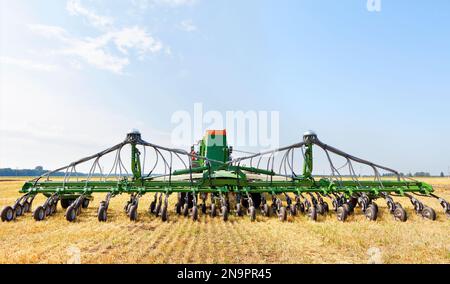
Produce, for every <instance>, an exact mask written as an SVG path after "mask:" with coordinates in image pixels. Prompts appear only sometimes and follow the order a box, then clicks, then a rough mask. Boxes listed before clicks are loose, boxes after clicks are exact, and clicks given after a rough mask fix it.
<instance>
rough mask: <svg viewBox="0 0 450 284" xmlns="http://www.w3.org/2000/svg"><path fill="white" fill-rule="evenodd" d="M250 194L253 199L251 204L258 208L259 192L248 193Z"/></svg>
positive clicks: (259, 204)
mask: <svg viewBox="0 0 450 284" xmlns="http://www.w3.org/2000/svg"><path fill="white" fill-rule="evenodd" d="M250 196H251V197H252V200H253V206H254V207H255V208H259V207H260V206H261V202H262V200H261V193H250Z"/></svg>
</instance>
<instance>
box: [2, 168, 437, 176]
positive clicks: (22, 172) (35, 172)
mask: <svg viewBox="0 0 450 284" xmlns="http://www.w3.org/2000/svg"><path fill="white" fill-rule="evenodd" d="M48 172H49V170H45V169H44V168H43V167H42V166H37V167H35V168H34V169H11V168H3V169H0V176H8V177H14V176H18V177H30V176H42V175H44V174H46V173H48ZM64 175H65V173H64V172H56V173H53V174H52V176H64ZM72 175H79V176H87V175H88V174H86V173H72ZM97 175H99V174H94V175H93V176H97ZM400 175H401V176H405V177H432V175H431V174H430V173H429V172H416V173H414V174H413V173H408V174H404V173H400ZM389 176H394V174H391V173H389V174H383V177H389ZM439 176H440V177H445V174H444V172H441V173H440V175H439Z"/></svg>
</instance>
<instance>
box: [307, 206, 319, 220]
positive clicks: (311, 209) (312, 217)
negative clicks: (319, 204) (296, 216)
mask: <svg viewBox="0 0 450 284" xmlns="http://www.w3.org/2000/svg"><path fill="white" fill-rule="evenodd" d="M308 218H309V219H310V220H312V221H317V210H316V208H315V207H314V206H311V207H309V210H308Z"/></svg>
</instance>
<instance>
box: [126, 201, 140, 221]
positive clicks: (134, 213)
mask: <svg viewBox="0 0 450 284" xmlns="http://www.w3.org/2000/svg"><path fill="white" fill-rule="evenodd" d="M128 214H129V216H130V221H137V217H138V213H137V206H136V205H131V207H130V211H129V212H128Z"/></svg>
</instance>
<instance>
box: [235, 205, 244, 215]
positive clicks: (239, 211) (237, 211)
mask: <svg viewBox="0 0 450 284" xmlns="http://www.w3.org/2000/svg"><path fill="white" fill-rule="evenodd" d="M236 215H237V216H238V217H242V216H243V215H244V214H243V213H242V205H241V204H240V203H238V204H236Z"/></svg>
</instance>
